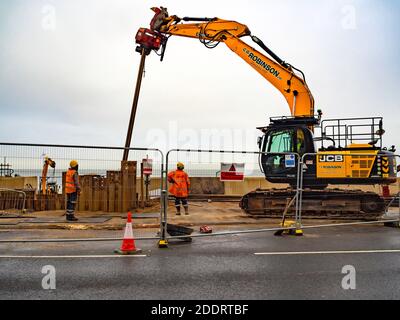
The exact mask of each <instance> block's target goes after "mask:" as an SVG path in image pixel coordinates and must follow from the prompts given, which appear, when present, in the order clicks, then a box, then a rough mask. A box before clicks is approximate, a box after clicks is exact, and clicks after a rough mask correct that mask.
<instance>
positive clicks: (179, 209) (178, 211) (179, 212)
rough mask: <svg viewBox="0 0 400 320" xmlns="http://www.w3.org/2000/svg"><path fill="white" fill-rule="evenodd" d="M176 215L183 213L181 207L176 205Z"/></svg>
mask: <svg viewBox="0 0 400 320" xmlns="http://www.w3.org/2000/svg"><path fill="white" fill-rule="evenodd" d="M176 215H177V216H180V215H181V207H176Z"/></svg>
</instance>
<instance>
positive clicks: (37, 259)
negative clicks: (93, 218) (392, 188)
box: [0, 226, 400, 300]
mask: <svg viewBox="0 0 400 320" xmlns="http://www.w3.org/2000/svg"><path fill="white" fill-rule="evenodd" d="M24 232H26V231H24ZM35 232H38V231H32V233H30V234H29V236H30V237H33V238H35V237H38V236H40V237H43V236H44V234H43V231H41V233H36V234H35ZM58 235H60V233H58ZM107 235H108V236H115V233H104V232H102V233H101V236H107ZM21 236H24V234H22V232H21V231H19V232H2V233H0V238H1V239H5V238H16V237H21ZM25 236H26V235H25ZM61 236H65V235H61ZM92 236H93V235H92ZM136 244H137V246H138V247H140V248H142V249H143V255H140V256H137V257H118V256H114V255H113V253H112V251H113V249H114V248H115V247H118V245H119V243H109V242H100V243H66V244H32V243H31V244H12V245H11V244H0V299H146V300H149V299H150V300H153V299H174V300H180V299H218V300H220V299H240V300H243V299H263V300H264V299H399V298H400V230H399V229H392V228H386V227H382V226H368V227H367V226H366V227H340V228H338V227H337V228H330V229H323V230H308V231H307V233H306V235H305V236H304V237H289V236H284V237H274V236H273V235H272V234H271V233H257V234H243V235H233V236H223V237H213V238H198V239H195V240H194V241H193V242H192V243H182V242H181V241H177V240H175V242H174V243H171V244H170V247H169V248H168V249H158V248H157V246H156V243H155V242H154V241H137V242H136ZM382 250H394V251H393V252H392V251H382ZM332 251H335V252H332ZM351 251H356V252H351ZM65 255H68V256H69V257H53V256H65ZM45 265H51V266H54V268H55V270H56V277H55V279H56V289H55V290H45V289H43V288H42V279H43V277H44V276H45V274H42V268H43V266H45ZM347 265H350V266H353V267H354V269H355V272H356V277H355V284H356V289H355V290H352V289H349V290H344V289H343V288H342V279H343V277H345V276H346V274H343V273H342V269H343V267H344V266H347Z"/></svg>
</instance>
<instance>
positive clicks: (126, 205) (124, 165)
mask: <svg viewBox="0 0 400 320" xmlns="http://www.w3.org/2000/svg"><path fill="white" fill-rule="evenodd" d="M136 169H137V162H136V161H121V179H122V208H121V209H122V211H121V212H128V211H130V210H133V209H135V208H137V200H136V199H137V197H136Z"/></svg>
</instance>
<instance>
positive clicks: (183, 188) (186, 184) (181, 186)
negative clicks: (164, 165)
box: [168, 162, 190, 216]
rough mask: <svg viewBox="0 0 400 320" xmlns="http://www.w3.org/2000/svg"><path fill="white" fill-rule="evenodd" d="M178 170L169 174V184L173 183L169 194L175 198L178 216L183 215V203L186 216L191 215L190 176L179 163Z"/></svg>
mask: <svg viewBox="0 0 400 320" xmlns="http://www.w3.org/2000/svg"><path fill="white" fill-rule="evenodd" d="M176 167H177V169H176V170H175V171H172V172H170V173H168V182H169V183H171V187H170V188H169V192H170V193H171V194H172V195H174V197H175V208H176V215H177V216H180V215H181V203H182V205H183V208H184V209H185V215H188V214H189V205H188V201H187V198H188V196H189V188H190V181H189V176H188V174H187V173H186V172H185V171H183V169H184V168H185V166H184V165H183V163H182V162H178V163H177V165H176Z"/></svg>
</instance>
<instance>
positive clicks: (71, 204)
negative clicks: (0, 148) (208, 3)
mask: <svg viewBox="0 0 400 320" xmlns="http://www.w3.org/2000/svg"><path fill="white" fill-rule="evenodd" d="M69 166H70V168H69V169H68V171H67V175H66V179H65V193H66V194H67V221H78V219H77V218H76V217H75V207H76V203H77V201H78V195H79V193H80V192H81V186H80V184H79V175H78V162H77V161H76V160H72V161H71V162H70V164H69Z"/></svg>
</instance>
